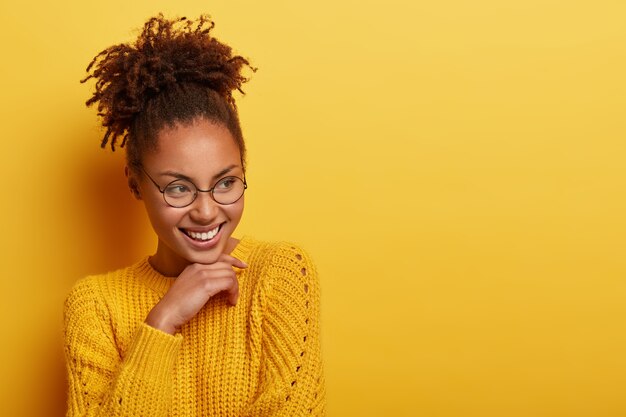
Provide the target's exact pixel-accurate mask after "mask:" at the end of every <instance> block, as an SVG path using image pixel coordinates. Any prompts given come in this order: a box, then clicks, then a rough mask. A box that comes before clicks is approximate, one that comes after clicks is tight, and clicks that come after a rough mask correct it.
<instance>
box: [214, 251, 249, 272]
mask: <svg viewBox="0 0 626 417" xmlns="http://www.w3.org/2000/svg"><path fill="white" fill-rule="evenodd" d="M219 260H220V261H222V262H227V263H229V264H230V265H232V266H234V267H237V268H241V269H243V268H247V267H248V264H247V263H245V262H244V261H242V260H241V259H238V258H235V257H234V256H230V255H227V254H225V253H223V254H221V255H220V258H219Z"/></svg>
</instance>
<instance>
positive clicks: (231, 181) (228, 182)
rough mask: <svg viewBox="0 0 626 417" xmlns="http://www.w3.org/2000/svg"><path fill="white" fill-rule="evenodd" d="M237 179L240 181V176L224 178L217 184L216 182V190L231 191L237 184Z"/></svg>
mask: <svg viewBox="0 0 626 417" xmlns="http://www.w3.org/2000/svg"><path fill="white" fill-rule="evenodd" d="M237 181H239V178H237V177H226V178H222V179H221V180H219V181H218V182H217V184H215V191H217V192H224V191H229V190H231V189H232V188H233V187H234V186H235V184H237Z"/></svg>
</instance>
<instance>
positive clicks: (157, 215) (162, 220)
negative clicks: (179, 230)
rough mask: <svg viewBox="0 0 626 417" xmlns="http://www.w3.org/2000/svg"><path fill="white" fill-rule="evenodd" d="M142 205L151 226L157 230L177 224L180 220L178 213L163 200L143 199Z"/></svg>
mask: <svg viewBox="0 0 626 417" xmlns="http://www.w3.org/2000/svg"><path fill="white" fill-rule="evenodd" d="M144 207H145V208H146V213H147V215H148V218H149V219H150V223H151V224H152V228H153V229H154V230H155V231H156V232H158V231H159V230H163V229H166V228H170V227H171V226H173V225H175V224H177V222H178V221H179V220H180V214H179V213H178V212H177V211H176V210H174V209H172V208H171V207H169V206H166V205H165V204H164V202H163V201H153V200H147V199H144Z"/></svg>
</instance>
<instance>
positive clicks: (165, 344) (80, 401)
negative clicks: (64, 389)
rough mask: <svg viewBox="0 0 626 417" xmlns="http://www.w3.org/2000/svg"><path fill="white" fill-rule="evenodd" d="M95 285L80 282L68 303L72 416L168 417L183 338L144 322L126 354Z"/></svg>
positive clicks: (69, 412)
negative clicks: (119, 344) (174, 372)
mask: <svg viewBox="0 0 626 417" xmlns="http://www.w3.org/2000/svg"><path fill="white" fill-rule="evenodd" d="M95 284H96V283H95V282H93V280H92V279H85V280H82V281H80V282H79V283H78V284H77V285H75V286H74V288H73V289H72V291H71V293H70V294H69V296H68V298H67V300H66V302H65V357H66V358H65V359H66V366H67V373H68V383H69V391H68V410H67V416H68V417H75V416H76V417H77V416H85V417H86V416H93V417H95V416H107V417H116V416H136V415H150V416H167V415H168V411H169V401H170V398H171V389H172V380H171V371H172V369H173V366H174V363H175V360H176V355H177V352H178V349H179V347H180V344H181V341H182V338H181V337H180V336H171V335H167V334H165V333H163V332H161V331H158V330H156V329H153V328H152V327H150V326H148V325H146V324H141V325H139V326H138V328H137V331H136V332H135V335H134V337H133V340H132V341H131V343H130V346H129V347H128V350H127V351H126V352H124V354H123V355H122V354H121V353H120V352H119V350H118V347H117V345H116V343H115V339H114V335H113V330H112V328H111V318H110V315H109V312H108V311H107V309H106V308H105V307H104V306H103V305H102V302H101V301H100V300H99V297H98V296H97V294H98V291H97V290H98V288H97V286H96V285H95Z"/></svg>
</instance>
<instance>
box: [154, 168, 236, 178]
mask: <svg viewBox="0 0 626 417" xmlns="http://www.w3.org/2000/svg"><path fill="white" fill-rule="evenodd" d="M238 166H239V165H235V164H233V165H230V166H227V167H226V168H224V169H223V170H221V171H220V172H218V173H217V174H215V175H213V178H211V179H212V180H213V181H217V180H219V179H220V178H222V177H223V176H224V175H226V174H228V173H229V172H230V171H232V170H233V169H235V168H237V167H238ZM160 175H167V176H168V177H174V178H178V179H181V180H186V181H189V182H193V180H192V179H191V178H189V177H188V176H186V175H184V174H181V173H179V172H175V171H165V172H162V173H161V174H160Z"/></svg>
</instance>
